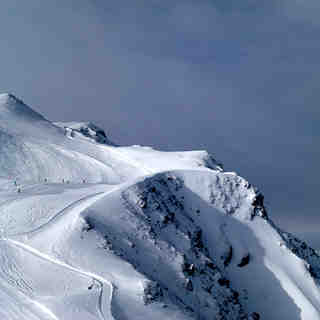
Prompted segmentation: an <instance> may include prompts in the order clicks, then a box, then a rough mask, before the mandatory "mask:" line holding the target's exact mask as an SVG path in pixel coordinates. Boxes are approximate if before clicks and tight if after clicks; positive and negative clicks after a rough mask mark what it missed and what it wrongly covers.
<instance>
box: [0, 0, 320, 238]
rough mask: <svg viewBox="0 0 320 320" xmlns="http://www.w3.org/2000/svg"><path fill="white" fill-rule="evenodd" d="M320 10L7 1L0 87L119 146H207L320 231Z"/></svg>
mask: <svg viewBox="0 0 320 320" xmlns="http://www.w3.org/2000/svg"><path fill="white" fill-rule="evenodd" d="M319 39H320V2H319V0H304V1H302V0H277V1H275V0H268V1H264V0H259V1H258V0H241V1H238V0H229V1H228V0H212V1H209V0H197V1H188V0H177V1H172V0H148V1H147V0H146V1H142V0H141V1H139V0H136V1H132V0H110V1H102V0H99V1H98V0H87V1H86V0H69V1H68V0H63V1H62V0H61V1H59V0H55V1H53V0H52V1H43V0H28V1H21V0H3V1H2V2H1V10H0V57H1V60H0V66H1V69H0V70H1V73H0V90H1V91H3V92H8V91H9V92H12V93H14V94H16V95H17V96H18V97H20V98H22V99H23V100H24V101H25V102H26V103H27V104H29V105H30V106H32V107H33V108H34V109H36V110H38V111H39V112H41V113H42V114H43V115H45V116H46V117H47V118H48V119H50V120H61V121H69V120H90V121H93V122H96V123H98V124H100V125H101V126H103V127H104V128H105V129H106V131H108V132H109V134H110V136H111V138H112V139H113V140H115V141H116V142H118V143H120V144H142V145H152V146H154V147H156V148H161V149H165V150H176V149H179V150H181V149H186V150H190V149H207V150H208V151H210V152H211V153H213V154H214V155H215V156H216V158H218V159H219V160H221V161H222V162H223V163H224V164H225V167H226V169H227V170H232V171H237V172H238V173H240V174H241V175H242V176H245V177H246V178H248V179H249V180H250V181H251V182H252V183H253V184H255V185H257V186H258V187H259V188H260V189H261V190H262V191H263V193H264V194H265V196H266V204H267V207H268V209H269V213H270V216H271V217H272V219H273V220H274V221H275V222H277V223H278V224H280V226H281V227H283V228H285V229H288V230H289V231H292V232H296V231H299V232H306V231H310V232H311V231H313V232H316V231H317V230H318V229H319V225H320V212H319V211H320V210H319V201H318V199H319V196H318V194H319V192H320V183H319V180H320V170H319V164H320V137H319V135H320V108H319V101H320V90H319V84H320V41H319Z"/></svg>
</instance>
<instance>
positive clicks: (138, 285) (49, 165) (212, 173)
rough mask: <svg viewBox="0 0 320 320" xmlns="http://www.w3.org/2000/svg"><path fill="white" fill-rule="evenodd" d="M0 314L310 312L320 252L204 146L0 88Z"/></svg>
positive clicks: (319, 292) (315, 310)
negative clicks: (164, 143)
mask: <svg viewBox="0 0 320 320" xmlns="http://www.w3.org/2000/svg"><path fill="white" fill-rule="evenodd" d="M0 170H1V178H0V261H1V263H0V316H1V319H8V320H11V319H19V320H20V319H22V320H27V319H28V320H29V319H50V320H58V319H59V320H60V319H61V320H62V319H80V320H84V319H101V320H102V319H115V320H126V319H130V320H136V319H145V318H148V319H155V320H157V319H181V320H182V319H203V320H207V319H210V320H211V319H230V320H231V319H251V320H256V319H293V320H295V319H296V320H298V319H304V320H314V319H320V289H319V279H320V257H319V256H318V254H317V253H316V252H315V251H314V250H313V249H311V248H309V247H308V246H307V244H305V243H304V242H301V241H300V240H298V239H296V238H295V237H294V236H292V235H290V234H288V233H285V232H283V231H281V230H279V229H278V228H277V227H276V226H274V224H273V223H272V221H271V220H270V219H269V218H268V216H267V213H266V210H265V208H264V206H263V196H262V195H261V193H259V192H258V191H257V190H256V189H255V188H254V187H252V186H251V185H250V184H249V183H248V182H247V181H246V180H245V179H243V178H241V177H239V176H238V175H237V174H236V173H233V172H225V171H224V170H223V168H222V166H221V165H220V164H219V163H217V162H216V161H215V160H214V158H213V157H212V156H210V155H209V154H208V153H207V152H204V151H194V152H160V151H156V150H153V149H152V148H148V147H140V146H132V147H119V146H116V145H115V144H113V143H111V142H110V141H109V139H108V137H107V136H106V135H105V133H104V132H103V130H101V129H100V128H98V127H97V126H95V125H93V124H91V123H83V122H82V123H75V122H73V123H55V124H53V123H51V122H49V121H47V120H46V119H44V118H43V117H42V116H41V115H39V114H38V113H36V112H34V111H33V110H32V109H30V108H29V107H27V106H26V105H25V104H24V103H23V102H22V101H20V100H19V99H17V98H15V97H14V96H12V95H7V94H5V95H1V96H0Z"/></svg>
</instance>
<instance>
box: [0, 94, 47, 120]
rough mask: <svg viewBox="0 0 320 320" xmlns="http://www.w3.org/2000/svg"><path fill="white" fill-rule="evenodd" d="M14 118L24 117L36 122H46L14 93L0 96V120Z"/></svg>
mask: <svg viewBox="0 0 320 320" xmlns="http://www.w3.org/2000/svg"><path fill="white" fill-rule="evenodd" d="M10 116H11V117H12V116H18V117H24V118H27V119H34V120H45V119H44V117H43V116H42V115H41V114H39V113H38V112H36V111H34V110H33V109H31V108H30V107H29V106H27V105H26V104H25V103H24V102H23V101H22V100H21V99H19V98H17V97H16V96H15V95H14V94H12V93H2V94H0V118H2V119H3V118H8V117H10Z"/></svg>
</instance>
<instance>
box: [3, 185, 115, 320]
mask: <svg viewBox="0 0 320 320" xmlns="http://www.w3.org/2000/svg"><path fill="white" fill-rule="evenodd" d="M117 189H118V188H113V189H112V190H110V191H107V192H98V193H94V194H91V195H88V196H85V197H83V198H81V199H79V200H77V201H75V202H73V203H71V204H70V205H68V206H67V207H65V208H64V209H63V210H61V211H59V212H58V213H57V214H56V215H54V216H53V217H52V218H51V219H50V220H49V221H48V222H46V223H45V224H43V225H41V226H39V227H38V228H36V229H34V230H32V231H30V232H25V233H21V234H16V235H15V236H28V235H31V234H32V233H34V232H37V231H39V230H41V229H43V228H45V227H46V226H48V225H49V224H51V223H53V222H54V221H55V220H57V219H58V218H59V217H60V216H62V215H66V214H67V213H73V212H74V211H76V210H77V209H80V211H79V214H80V213H81V211H83V210H85V209H86V208H87V207H89V206H90V205H92V204H93V203H94V202H96V201H98V200H99V199H100V198H102V197H104V196H106V195H108V194H109V193H111V192H113V191H115V190H117ZM84 204H86V205H85V206H83V205H84ZM0 241H5V242H7V243H8V244H10V245H12V246H14V247H16V248H20V249H22V250H24V251H27V252H29V253H31V254H32V255H34V256H36V257H38V258H40V259H43V260H45V261H47V262H50V263H53V264H55V265H58V266H60V267H62V268H65V269H67V270H70V271H73V272H75V273H78V274H81V275H82V276H85V277H89V278H91V279H92V281H93V282H97V283H98V284H99V286H100V288H101V289H100V296H99V301H98V312H99V316H100V318H101V320H107V319H108V320H109V319H113V320H115V319H114V317H113V315H112V314H111V304H112V298H113V285H112V283H111V282H110V281H108V280H107V279H105V278H103V277H101V276H99V275H97V274H95V273H92V272H88V271H85V270H82V269H79V268H76V267H74V266H71V265H69V264H67V263H65V262H63V261H61V260H58V259H55V258H53V257H51V256H49V255H47V254H45V253H42V252H40V251H39V250H37V249H35V248H33V247H32V246H29V245H27V244H25V243H22V242H20V241H17V240H14V239H11V238H4V237H3V238H0ZM105 285H107V286H108V287H109V289H110V297H109V299H110V301H108V305H109V306H110V316H109V317H106V316H105V315H104V314H103V310H102V309H103V308H102V305H103V294H104V286H105ZM33 303H34V304H35V305H36V306H38V307H39V309H41V310H42V311H43V312H45V313H46V314H47V315H48V316H50V318H52V320H59V319H58V318H57V317H56V316H55V315H54V314H53V312H52V311H51V310H50V309H48V308H47V307H46V306H44V305H42V304H40V303H39V302H37V301H33Z"/></svg>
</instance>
